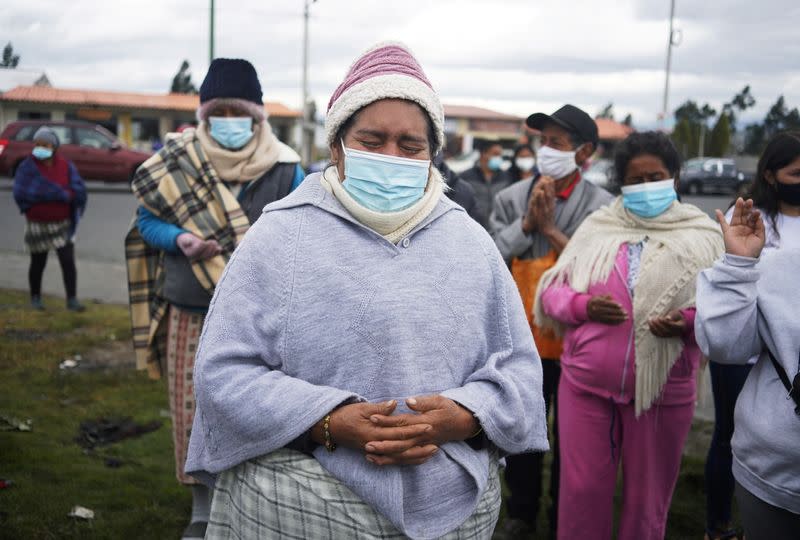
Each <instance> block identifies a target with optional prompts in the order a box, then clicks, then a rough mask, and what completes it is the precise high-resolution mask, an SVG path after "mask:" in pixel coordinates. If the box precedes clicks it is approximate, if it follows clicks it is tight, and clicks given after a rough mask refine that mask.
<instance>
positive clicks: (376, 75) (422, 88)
mask: <svg viewBox="0 0 800 540" xmlns="http://www.w3.org/2000/svg"><path fill="white" fill-rule="evenodd" d="M380 99H407V100H409V101H413V102H415V103H418V104H419V105H420V106H421V107H422V108H423V109H424V110H425V111H426V112H427V113H428V116H430V117H431V120H432V121H433V129H434V134H435V136H436V141H435V144H436V150H437V151H438V150H440V149H441V148H442V146H443V144H444V110H443V108H442V103H441V102H440V101H439V96H438V95H437V94H436V92H435V91H434V90H433V86H432V85H431V83H430V81H429V80H428V78H427V77H426V76H425V72H424V71H422V66H420V65H419V62H417V59H416V58H414V54H413V53H412V52H411V51H410V50H409V49H408V47H406V46H405V45H403V44H402V43H398V42H394V41H392V42H383V43H378V44H377V45H375V46H373V47H371V48H370V49H368V50H367V51H366V52H364V53H363V54H362V55H361V56H359V57H358V58H357V59H356V61H355V62H353V65H351V66H350V69H349V70H348V71H347V75H345V78H344V81H342V83H341V84H340V85H339V87H338V88H337V89H336V90H335V91H334V92H333V95H332V96H331V100H330V101H329V102H328V114H327V116H326V117H325V131H326V134H327V141H328V145H329V146H331V145H333V143H334V138H335V137H336V132H337V131H338V130H339V127H340V126H341V125H342V124H344V123H345V122H347V119H348V118H350V117H351V116H353V114H354V113H356V112H357V111H358V110H359V109H361V108H362V107H365V106H366V105H369V104H370V103H374V102H375V101H378V100H380Z"/></svg>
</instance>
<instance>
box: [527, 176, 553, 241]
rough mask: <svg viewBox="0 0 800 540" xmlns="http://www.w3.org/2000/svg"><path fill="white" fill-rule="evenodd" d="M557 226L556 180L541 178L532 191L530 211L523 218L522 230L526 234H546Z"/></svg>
mask: <svg viewBox="0 0 800 540" xmlns="http://www.w3.org/2000/svg"><path fill="white" fill-rule="evenodd" d="M555 224H556V189H555V180H553V179H552V178H550V177H549V176H541V177H540V178H539V180H537V182H536V184H535V185H534V186H533V189H532V190H531V196H530V199H528V210H527V212H525V216H524V217H523V218H522V230H523V231H524V232H525V233H526V234H531V233H533V232H540V233H542V234H546V233H547V232H548V230H549V229H551V228H553V227H555Z"/></svg>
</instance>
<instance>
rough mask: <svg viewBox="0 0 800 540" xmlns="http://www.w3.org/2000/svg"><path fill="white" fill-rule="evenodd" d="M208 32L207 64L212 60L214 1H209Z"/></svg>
mask: <svg viewBox="0 0 800 540" xmlns="http://www.w3.org/2000/svg"><path fill="white" fill-rule="evenodd" d="M209 19H210V25H209V32H208V63H209V64H211V62H212V61H213V60H214V0H211V16H210V17H209Z"/></svg>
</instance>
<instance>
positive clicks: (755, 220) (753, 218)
mask: <svg viewBox="0 0 800 540" xmlns="http://www.w3.org/2000/svg"><path fill="white" fill-rule="evenodd" d="M716 214H717V221H719V225H720V227H722V237H723V239H724V240H725V252H726V253H728V254H730V255H738V256H740V257H751V258H753V259H757V258H758V256H759V255H761V250H762V249H764V243H765V242H766V239H767V234H766V231H765V230H764V220H763V218H762V217H761V212H759V211H758V210H757V209H755V208H753V200H752V199H748V200H746V201H745V200H743V199H742V198H741V197H739V198H738V199H736V204H735V205H734V208H733V215H732V216H731V222H730V223H728V222H727V221H725V215H724V214H723V213H722V211H720V210H717V211H716Z"/></svg>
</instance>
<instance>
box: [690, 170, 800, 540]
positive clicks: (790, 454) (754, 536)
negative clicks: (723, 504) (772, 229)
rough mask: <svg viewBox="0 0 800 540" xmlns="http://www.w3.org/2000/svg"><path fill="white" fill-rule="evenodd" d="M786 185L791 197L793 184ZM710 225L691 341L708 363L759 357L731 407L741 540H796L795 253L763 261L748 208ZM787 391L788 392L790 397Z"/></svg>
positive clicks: (761, 237)
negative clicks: (719, 253)
mask: <svg viewBox="0 0 800 540" xmlns="http://www.w3.org/2000/svg"><path fill="white" fill-rule="evenodd" d="M790 185H792V186H794V187H795V188H796V189H798V190H800V177H798V178H797V179H796V182H793V183H792V184H790ZM717 220H718V221H719V222H720V225H721V226H722V231H723V235H724V239H725V251H726V253H725V255H723V257H722V259H721V260H719V261H718V262H716V263H715V264H714V266H713V267H712V268H710V269H708V270H705V271H704V272H702V273H701V274H700V277H699V278H698V283H697V316H696V319H695V332H696V336H697V341H698V344H699V345H700V347H701V349H702V351H703V352H704V353H705V354H706V355H707V356H708V357H709V358H710V359H711V360H713V361H715V362H720V363H728V364H745V363H747V361H748V359H749V358H750V357H751V356H753V355H759V357H758V361H757V362H756V364H755V366H754V367H753V370H752V371H751V372H750V375H749V377H748V378H747V382H745V385H744V388H743V389H742V392H741V394H740V395H739V400H738V402H737V403H736V412H735V416H734V422H735V429H734V434H733V442H732V446H733V476H734V478H735V479H736V499H737V501H738V503H739V510H740V513H741V517H742V522H743V524H744V529H745V534H746V536H747V538H748V540H760V539H765V540H766V539H769V540H782V539H786V540H789V539H796V538H797V537H798V534H800V397H798V391H800V388H798V387H800V384H799V383H800V373H799V372H800V367H799V366H798V361H799V360H800V354H798V351H799V350H800V319H798V318H797V316H796V313H797V303H798V301H799V300H800V293H798V292H797V291H798V288H797V283H796V275H797V269H798V268H800V251H798V250H791V249H789V250H774V251H768V252H764V251H763V248H764V244H765V240H766V233H765V228H764V220H763V218H762V216H761V213H760V212H759V211H758V210H757V209H755V208H754V207H753V201H752V200H749V199H748V200H747V201H744V200H743V199H741V198H739V199H738V200H737V201H736V205H735V208H734V211H733V215H732V217H731V220H730V223H728V222H727V221H726V220H725V217H724V216H723V214H722V212H720V211H719V210H717ZM781 372H783V373H781ZM782 379H783V380H782ZM787 385H788V386H789V388H794V390H793V391H792V392H789V389H788V388H787ZM787 394H788V397H787ZM789 398H793V399H789Z"/></svg>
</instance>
